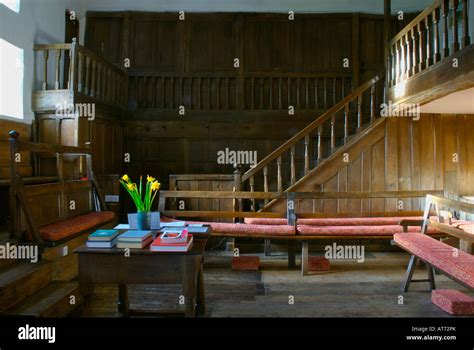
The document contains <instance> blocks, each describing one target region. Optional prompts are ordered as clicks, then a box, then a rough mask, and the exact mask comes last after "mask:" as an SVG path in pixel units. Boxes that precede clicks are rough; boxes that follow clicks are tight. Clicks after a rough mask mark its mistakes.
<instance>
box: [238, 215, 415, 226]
mask: <svg viewBox="0 0 474 350" xmlns="http://www.w3.org/2000/svg"><path fill="white" fill-rule="evenodd" d="M422 219H423V218H422V217H421V216H394V217H390V216H388V217H368V218H316V219H298V221H297V223H298V225H308V226H381V225H398V224H399V223H400V221H402V220H422ZM245 223H246V224H254V225H286V224H287V221H286V219H265V218H263V219H262V218H245Z"/></svg>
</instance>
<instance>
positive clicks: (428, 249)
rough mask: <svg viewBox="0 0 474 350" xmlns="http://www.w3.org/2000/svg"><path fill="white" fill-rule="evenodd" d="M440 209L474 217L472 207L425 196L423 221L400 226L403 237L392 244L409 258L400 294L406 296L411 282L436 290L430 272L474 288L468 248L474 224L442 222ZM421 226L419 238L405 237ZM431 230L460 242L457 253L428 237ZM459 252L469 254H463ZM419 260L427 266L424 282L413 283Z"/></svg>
mask: <svg viewBox="0 0 474 350" xmlns="http://www.w3.org/2000/svg"><path fill="white" fill-rule="evenodd" d="M433 207H434V209H435V212H436V213H437V216H436V217H434V218H432V217H430V213H431V212H432V209H433ZM442 207H444V208H448V209H451V210H455V211H458V212H459V211H464V212H467V213H474V205H472V204H469V203H465V202H460V201H454V200H451V199H447V198H442V197H437V196H433V195H428V196H427V197H426V204H425V211H424V214H423V219H422V220H421V221H416V220H415V221H410V220H405V221H404V222H402V226H403V227H404V231H405V233H401V234H396V235H395V236H394V240H395V243H396V244H397V245H398V246H400V247H401V248H402V249H404V250H406V251H407V252H409V253H410V254H411V258H410V262H409V264H408V268H407V272H406V276H405V281H404V284H403V291H405V292H406V291H408V289H409V286H410V283H411V282H424V281H427V282H429V283H430V288H431V290H433V289H435V288H436V284H435V280H434V273H433V268H435V269H436V270H438V271H441V272H443V273H444V274H445V275H447V276H448V277H450V278H452V279H453V280H455V281H457V282H458V283H460V284H462V285H463V286H465V287H467V288H470V289H473V288H474V256H472V255H471V254H470V247H469V246H470V245H472V243H474V235H473V234H472V233H471V232H472V231H471V230H472V227H473V225H474V223H472V222H469V221H463V220H456V219H453V220H452V222H444V218H443V217H442V215H441V209H442ZM420 223H421V224H422V230H421V233H420V234H412V233H408V230H407V229H408V228H409V227H410V226H411V225H416V226H418V225H419V224H420ZM433 229H434V230H438V231H439V232H442V233H444V234H447V235H452V236H454V237H456V238H459V239H460V249H458V248H455V247H452V246H450V245H447V244H445V243H442V242H440V241H437V240H435V239H433V238H431V237H429V236H427V235H426V234H427V233H430V232H432V231H431V230H433ZM462 249H465V250H466V251H467V252H469V253H466V252H464V251H462ZM418 260H422V261H423V262H425V263H426V264H427V271H428V279H427V280H413V273H414V271H415V268H416V264H417V261H418Z"/></svg>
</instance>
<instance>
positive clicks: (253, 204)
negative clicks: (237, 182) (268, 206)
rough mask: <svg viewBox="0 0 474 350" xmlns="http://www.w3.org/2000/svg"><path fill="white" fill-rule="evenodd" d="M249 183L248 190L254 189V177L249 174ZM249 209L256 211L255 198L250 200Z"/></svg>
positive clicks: (252, 190)
mask: <svg viewBox="0 0 474 350" xmlns="http://www.w3.org/2000/svg"><path fill="white" fill-rule="evenodd" d="M249 185H250V192H254V191H255V179H254V177H253V175H252V176H250V178H249ZM251 210H252V211H256V210H257V208H256V207H255V199H254V198H253V199H252V201H251Z"/></svg>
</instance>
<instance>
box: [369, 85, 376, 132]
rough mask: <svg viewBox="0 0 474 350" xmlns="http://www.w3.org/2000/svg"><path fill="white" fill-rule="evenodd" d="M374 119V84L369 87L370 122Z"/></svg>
mask: <svg viewBox="0 0 474 350" xmlns="http://www.w3.org/2000/svg"><path fill="white" fill-rule="evenodd" d="M374 120H375V84H373V85H372V86H371V87H370V123H371V124H372V123H373V122H374Z"/></svg>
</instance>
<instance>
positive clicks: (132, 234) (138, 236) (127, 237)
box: [119, 230, 151, 242]
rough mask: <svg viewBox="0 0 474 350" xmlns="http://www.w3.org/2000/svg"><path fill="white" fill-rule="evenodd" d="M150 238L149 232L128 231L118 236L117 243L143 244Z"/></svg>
mask: <svg viewBox="0 0 474 350" xmlns="http://www.w3.org/2000/svg"><path fill="white" fill-rule="evenodd" d="M150 236H151V231H141V230H128V231H127V232H125V233H124V234H121V235H120V236H119V242H143V241H144V240H146V239H148V237H150Z"/></svg>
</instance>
